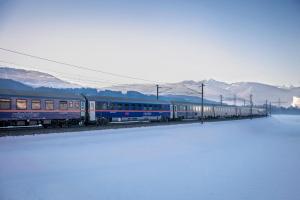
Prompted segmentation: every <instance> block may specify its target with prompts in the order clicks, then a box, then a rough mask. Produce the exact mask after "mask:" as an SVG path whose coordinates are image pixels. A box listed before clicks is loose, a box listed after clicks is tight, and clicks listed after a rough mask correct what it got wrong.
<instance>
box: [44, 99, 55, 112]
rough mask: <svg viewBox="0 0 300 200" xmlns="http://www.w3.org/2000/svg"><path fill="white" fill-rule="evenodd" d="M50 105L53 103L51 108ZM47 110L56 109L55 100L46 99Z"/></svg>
mask: <svg viewBox="0 0 300 200" xmlns="http://www.w3.org/2000/svg"><path fill="white" fill-rule="evenodd" d="M48 105H52V107H51V108H49V107H48ZM45 110H54V101H53V100H45Z"/></svg>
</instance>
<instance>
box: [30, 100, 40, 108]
mask: <svg viewBox="0 0 300 200" xmlns="http://www.w3.org/2000/svg"><path fill="white" fill-rule="evenodd" d="M31 109H32V110H40V109H41V101H40V100H32V101H31Z"/></svg>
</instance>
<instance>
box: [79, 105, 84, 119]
mask: <svg viewBox="0 0 300 200" xmlns="http://www.w3.org/2000/svg"><path fill="white" fill-rule="evenodd" d="M80 116H81V117H83V118H84V117H85V102H84V101H80Z"/></svg>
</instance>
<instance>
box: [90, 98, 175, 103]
mask: <svg viewBox="0 0 300 200" xmlns="http://www.w3.org/2000/svg"><path fill="white" fill-rule="evenodd" d="M86 97H87V99H88V100H92V101H113V102H122V103H123V102H124V103H149V104H170V102H169V101H162V100H155V99H153V100H152V99H139V98H127V97H108V96H86Z"/></svg>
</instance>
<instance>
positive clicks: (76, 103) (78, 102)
mask: <svg viewBox="0 0 300 200" xmlns="http://www.w3.org/2000/svg"><path fill="white" fill-rule="evenodd" d="M74 108H75V109H76V110H79V109H80V101H74Z"/></svg>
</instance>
